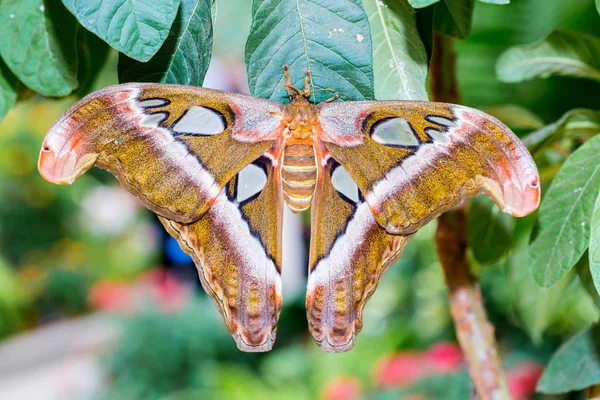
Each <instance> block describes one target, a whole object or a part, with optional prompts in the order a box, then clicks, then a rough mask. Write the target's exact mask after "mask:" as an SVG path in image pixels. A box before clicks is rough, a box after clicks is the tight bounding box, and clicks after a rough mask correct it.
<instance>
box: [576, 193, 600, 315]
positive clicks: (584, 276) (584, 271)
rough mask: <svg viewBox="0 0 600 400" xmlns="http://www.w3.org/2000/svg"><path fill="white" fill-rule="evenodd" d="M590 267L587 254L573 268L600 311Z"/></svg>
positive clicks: (598, 296)
mask: <svg viewBox="0 0 600 400" xmlns="http://www.w3.org/2000/svg"><path fill="white" fill-rule="evenodd" d="M597 201H598V200H596V202H597ZM592 219H593V217H592ZM592 231H593V227H592ZM592 235H593V233H592ZM591 242H592V240H590V248H591V246H592V244H591ZM590 251H591V250H590ZM590 267H591V260H590V254H588V255H587V257H586V256H585V255H584V256H583V257H581V260H579V262H578V263H577V265H576V266H575V268H576V269H577V275H578V276H579V280H580V281H581V286H583V288H584V289H585V291H586V292H587V294H588V296H589V298H590V300H591V301H592V303H593V304H594V306H595V307H596V310H597V311H600V293H599V291H598V290H597V289H596V285H595V283H594V277H593V276H592V271H591V269H590Z"/></svg>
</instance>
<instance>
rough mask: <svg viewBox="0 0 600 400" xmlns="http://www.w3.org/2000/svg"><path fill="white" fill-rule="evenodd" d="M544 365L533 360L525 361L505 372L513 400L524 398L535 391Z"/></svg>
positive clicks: (522, 399) (523, 399)
mask: <svg viewBox="0 0 600 400" xmlns="http://www.w3.org/2000/svg"><path fill="white" fill-rule="evenodd" d="M543 371H544V366H543V365H541V364H538V363H536V362H533V361H526V362H524V363H521V364H519V365H517V366H516V367H514V368H512V369H510V370H508V371H507V372H506V381H507V384H508V390H509V391H510V393H511V394H512V396H513V398H514V399H515V400H525V399H528V398H530V397H531V396H532V395H533V394H534V393H535V387H536V386H537V383H538V381H539V380H540V377H541V376H542V372H543Z"/></svg>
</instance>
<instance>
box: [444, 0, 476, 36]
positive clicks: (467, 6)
mask: <svg viewBox="0 0 600 400" xmlns="http://www.w3.org/2000/svg"><path fill="white" fill-rule="evenodd" d="M474 3H475V0H442V1H441V2H439V3H438V4H436V6H435V19H434V23H435V29H436V30H437V31H439V32H442V33H444V34H446V35H450V36H454V37H457V38H461V39H464V38H466V37H467V36H469V33H471V22H472V19H473V6H474Z"/></svg>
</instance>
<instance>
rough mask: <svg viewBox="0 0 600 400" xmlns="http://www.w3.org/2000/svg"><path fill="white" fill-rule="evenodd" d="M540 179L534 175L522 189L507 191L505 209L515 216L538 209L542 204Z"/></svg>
mask: <svg viewBox="0 0 600 400" xmlns="http://www.w3.org/2000/svg"><path fill="white" fill-rule="evenodd" d="M540 197H541V192H540V179H539V177H538V176H535V177H532V178H531V179H529V180H528V181H527V183H526V184H525V185H524V186H523V187H522V188H520V190H510V191H508V193H505V199H504V200H505V204H506V206H505V208H504V211H505V212H507V213H510V214H512V215H513V216H515V217H524V216H526V215H529V214H531V213H532V212H534V211H535V210H537V208H538V206H539V205H540Z"/></svg>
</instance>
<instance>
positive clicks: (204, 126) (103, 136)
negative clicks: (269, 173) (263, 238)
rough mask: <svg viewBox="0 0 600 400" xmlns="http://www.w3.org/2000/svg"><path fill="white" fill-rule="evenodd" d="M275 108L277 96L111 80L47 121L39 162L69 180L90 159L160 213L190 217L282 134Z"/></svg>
mask: <svg viewBox="0 0 600 400" xmlns="http://www.w3.org/2000/svg"><path fill="white" fill-rule="evenodd" d="M280 111H281V105H280V104H278V103H275V102H271V101H267V100H262V99H258V98H255V97H250V96H244V95H239V94H234V93H227V92H220V91H216V90H210V89H203V88H197V87H191V86H181V85H165V84H143V83H135V84H123V85H116V86H111V87H108V88H106V89H104V90H101V91H98V92H95V93H92V94H90V95H89V96H87V97H85V98H84V99H82V100H81V101H79V102H78V103H76V104H75V105H74V106H73V107H71V108H70V109H69V110H68V111H67V112H66V113H65V114H64V115H63V116H62V117H61V118H60V119H59V120H58V121H57V122H56V123H55V124H54V125H53V126H52V127H51V128H50V131H49V132H48V134H47V135H46V138H45V140H44V144H43V147H42V150H41V153H40V159H39V162H38V169H39V171H40V173H41V174H42V176H43V177H44V178H45V179H47V180H48V181H50V182H53V183H60V184H65V183H67V184H70V183H72V182H73V181H74V180H75V179H76V178H77V177H79V176H80V175H82V174H83V173H84V172H85V171H87V170H88V169H90V168H91V167H92V166H93V165H94V164H95V165H96V166H98V167H101V168H104V169H107V170H109V171H110V172H112V173H113V174H114V175H115V176H116V177H117V178H118V180H119V181H120V183H121V184H122V185H123V186H124V187H125V188H126V189H128V190H129V191H131V192H132V193H133V194H135V195H136V196H137V197H138V198H139V199H140V200H141V201H142V202H143V203H144V204H145V205H146V206H147V207H148V208H149V209H151V210H152V211H154V212H155V213H157V214H158V215H160V216H162V217H165V218H168V219H170V220H173V221H177V222H179V223H190V222H194V221H196V220H198V219H199V218H200V216H202V215H203V214H204V213H205V212H206V210H207V209H208V208H209V207H210V205H211V204H212V203H213V202H214V201H215V199H216V198H217V196H218V195H219V193H220V192H221V191H222V189H223V187H224V186H225V184H226V183H227V182H228V181H229V180H230V179H231V178H233V176H235V175H236V174H237V173H238V172H239V171H240V170H241V169H242V168H243V167H244V166H246V165H248V164H249V163H251V162H252V161H254V160H256V159H257V158H258V157H259V156H260V155H261V154H263V153H264V152H265V151H266V150H267V149H268V148H269V147H270V146H271V145H272V143H273V141H274V140H275V139H276V138H277V137H279V135H280V133H281V130H280V128H279V123H280V119H281V117H280Z"/></svg>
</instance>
